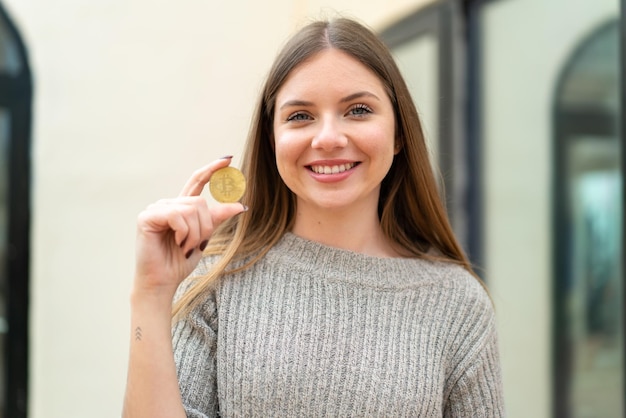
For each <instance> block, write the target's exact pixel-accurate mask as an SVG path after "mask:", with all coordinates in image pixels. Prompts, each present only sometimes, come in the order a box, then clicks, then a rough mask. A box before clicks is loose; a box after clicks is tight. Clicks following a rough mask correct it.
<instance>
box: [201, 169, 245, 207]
mask: <svg viewBox="0 0 626 418" xmlns="http://www.w3.org/2000/svg"><path fill="white" fill-rule="evenodd" d="M209 191H210V192H211V196H213V198H214V199H215V200H217V201H218V202H222V203H233V202H237V201H238V200H239V199H241V197H242V196H243V192H245V191H246V178H245V177H244V175H243V173H242V172H241V171H239V170H237V169H236V168H234V167H224V168H220V169H219V170H217V171H216V172H215V173H213V175H212V176H211V179H210V180H209Z"/></svg>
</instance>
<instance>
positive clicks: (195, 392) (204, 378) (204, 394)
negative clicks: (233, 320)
mask: <svg viewBox="0 0 626 418" xmlns="http://www.w3.org/2000/svg"><path fill="white" fill-rule="evenodd" d="M172 342H173V347H174V361H175V363H176V369H177V373H178V384H179V387H180V391H181V396H182V400H183V406H184V407H185V411H186V413H187V417H188V418H206V417H217V416H219V405H218V398H217V378H216V374H217V363H216V352H217V312H216V303H215V298H214V295H213V294H210V295H209V296H208V297H207V298H206V300H205V301H204V303H201V304H199V305H198V306H197V307H196V308H195V309H194V310H192V311H191V312H190V314H189V315H188V316H187V317H186V318H184V319H182V320H180V321H178V322H177V323H176V324H175V325H174V327H173V329H172Z"/></svg>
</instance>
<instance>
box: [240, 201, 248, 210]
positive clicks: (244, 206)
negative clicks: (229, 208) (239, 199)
mask: <svg viewBox="0 0 626 418" xmlns="http://www.w3.org/2000/svg"><path fill="white" fill-rule="evenodd" d="M241 206H242V207H243V211H244V212H247V211H248V207H247V206H246V205H244V204H243V203H242V204H241Z"/></svg>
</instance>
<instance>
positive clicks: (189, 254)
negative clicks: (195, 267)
mask: <svg viewBox="0 0 626 418" xmlns="http://www.w3.org/2000/svg"><path fill="white" fill-rule="evenodd" d="M191 254H193V248H192V249H191V250H189V251H187V254H185V258H189V257H191Z"/></svg>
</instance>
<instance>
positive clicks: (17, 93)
mask: <svg viewBox="0 0 626 418" xmlns="http://www.w3.org/2000/svg"><path fill="white" fill-rule="evenodd" d="M0 20H1V21H2V23H3V24H4V26H5V28H6V29H7V31H8V32H9V33H10V36H11V37H12V38H13V39H12V40H13V41H14V42H15V47H16V48H17V51H18V54H19V58H20V61H21V68H20V71H19V72H18V73H17V75H14V76H12V75H7V74H2V73H0V107H2V108H4V109H6V110H7V112H8V114H9V122H10V125H9V126H10V131H9V138H8V149H9V155H8V161H9V170H8V172H9V178H8V217H9V222H8V237H7V238H8V254H7V266H6V277H7V279H8V281H7V283H6V286H7V295H8V297H7V312H6V315H7V322H8V331H7V334H6V346H5V352H4V353H3V354H4V361H5V366H6V369H5V370H6V376H5V378H6V388H5V402H6V403H5V406H4V411H3V412H4V414H3V415H4V416H10V417H16V418H20V417H26V416H27V408H28V354H29V339H28V334H29V301H30V300H29V292H30V223H31V213H30V202H31V199H30V191H31V187H30V185H31V158H30V154H31V119H32V113H31V112H32V96H33V83H32V76H31V70H30V65H29V60H28V56H27V53H26V47H25V44H24V42H23V41H22V38H21V37H20V36H19V33H18V31H17V29H16V27H15V25H14V24H13V22H12V20H11V18H10V16H9V14H8V13H7V11H6V10H5V8H4V6H3V5H2V4H0Z"/></svg>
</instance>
